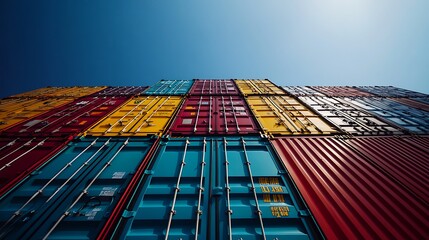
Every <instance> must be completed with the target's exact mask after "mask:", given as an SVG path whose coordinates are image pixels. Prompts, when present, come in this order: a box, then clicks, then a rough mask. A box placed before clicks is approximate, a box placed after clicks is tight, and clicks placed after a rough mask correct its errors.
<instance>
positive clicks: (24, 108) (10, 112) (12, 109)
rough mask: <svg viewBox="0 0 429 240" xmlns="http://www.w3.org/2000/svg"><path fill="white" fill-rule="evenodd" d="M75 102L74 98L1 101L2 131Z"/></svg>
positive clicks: (0, 121)
mask: <svg viewBox="0 0 429 240" xmlns="http://www.w3.org/2000/svg"><path fill="white" fill-rule="evenodd" d="M73 100H74V98H49V99H25V98H10V99H2V100H0V130H3V129H6V128H8V127H11V126H13V125H15V124H17V123H19V122H22V121H25V120H27V119H29V118H32V117H35V116H37V115H40V114H42V113H45V112H47V111H49V110H51V109H53V108H55V107H59V106H62V105H64V104H67V103H69V102H72V101H73Z"/></svg>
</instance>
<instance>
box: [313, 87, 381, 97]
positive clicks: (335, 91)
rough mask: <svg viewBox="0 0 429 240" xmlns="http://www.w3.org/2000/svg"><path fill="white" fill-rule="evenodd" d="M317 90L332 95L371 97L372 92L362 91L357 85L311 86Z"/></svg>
mask: <svg viewBox="0 0 429 240" xmlns="http://www.w3.org/2000/svg"><path fill="white" fill-rule="evenodd" d="M311 88H313V89H314V90H316V91H319V92H321V93H323V94H325V95H326V96H330V97H371V96H374V95H372V94H371V93H368V92H365V91H361V90H359V89H358V88H355V87H348V86H311Z"/></svg>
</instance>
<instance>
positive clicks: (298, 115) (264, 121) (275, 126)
mask: <svg viewBox="0 0 429 240" xmlns="http://www.w3.org/2000/svg"><path fill="white" fill-rule="evenodd" d="M246 101H247V102H248V104H249V106H250V108H251V110H252V112H253V113H254V115H255V116H256V118H257V120H258V121H259V123H260V124H261V126H262V128H263V130H264V131H265V132H266V133H268V134H271V135H305V134H333V133H336V132H337V131H336V130H335V129H334V128H333V127H331V126H330V125H329V124H327V123H326V122H325V121H324V120H323V119H322V118H320V116H318V115H316V114H315V113H313V112H312V111H311V110H309V109H308V108H307V107H305V106H304V105H302V104H301V103H299V102H298V101H297V100H296V99H294V98H292V97H289V96H279V95H277V96H248V97H247V98H246Z"/></svg>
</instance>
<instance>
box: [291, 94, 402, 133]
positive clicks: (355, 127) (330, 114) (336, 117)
mask: <svg viewBox="0 0 429 240" xmlns="http://www.w3.org/2000/svg"><path fill="white" fill-rule="evenodd" d="M299 99H300V100H301V101H302V102H304V103H305V104H307V106H309V107H311V108H312V109H314V110H315V111H316V112H317V113H318V114H320V115H322V116H323V117H324V118H325V119H327V120H328V121H330V122H331V123H333V124H334V125H335V126H337V127H338V128H340V129H341V130H342V131H343V132H345V133H348V134H353V135H392V134H403V131H402V129H401V128H399V127H397V126H395V125H392V124H389V123H387V122H386V121H384V120H383V119H382V118H380V117H377V116H376V115H374V114H371V113H370V112H367V111H365V110H364V109H362V108H359V107H357V106H354V105H352V104H350V103H349V102H348V101H345V100H343V99H342V98H335V97H299Z"/></svg>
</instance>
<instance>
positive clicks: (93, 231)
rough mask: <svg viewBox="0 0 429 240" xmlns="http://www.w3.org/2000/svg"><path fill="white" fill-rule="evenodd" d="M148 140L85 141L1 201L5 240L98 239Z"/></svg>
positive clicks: (1, 231)
mask: <svg viewBox="0 0 429 240" xmlns="http://www.w3.org/2000/svg"><path fill="white" fill-rule="evenodd" d="M152 143H153V141H152V139H149V138H137V137H134V138H83V139H77V140H75V141H73V142H71V143H70V144H69V145H68V147H67V148H66V149H64V150H63V151H62V152H61V153H59V154H58V155H56V156H55V157H54V158H52V159H51V160H50V161H49V162H47V163H46V164H45V165H44V166H43V167H40V168H39V169H37V171H35V172H34V173H33V174H32V175H30V176H29V177H28V178H27V179H25V180H24V181H22V182H21V183H19V184H18V185H17V186H16V187H15V188H14V189H13V190H11V191H10V192H8V193H7V195H5V196H3V197H2V198H1V199H0V226H1V227H0V237H1V238H6V239H33V238H35V239H46V238H47V239H95V238H96V237H97V235H98V233H99V232H100V230H101V228H102V227H103V225H104V223H105V222H106V221H107V219H108V215H109V212H111V211H112V210H113V209H114V208H115V206H116V204H117V202H118V199H119V198H120V197H121V195H122V191H123V189H124V188H125V187H126V186H127V184H128V183H129V182H130V179H131V178H132V177H133V174H134V172H135V170H136V168H137V167H138V166H139V165H140V164H141V163H142V162H143V161H147V160H146V159H145V155H146V153H147V152H148V150H149V149H150V148H151V146H152Z"/></svg>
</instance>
